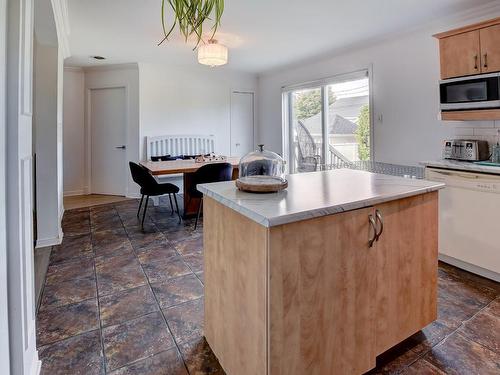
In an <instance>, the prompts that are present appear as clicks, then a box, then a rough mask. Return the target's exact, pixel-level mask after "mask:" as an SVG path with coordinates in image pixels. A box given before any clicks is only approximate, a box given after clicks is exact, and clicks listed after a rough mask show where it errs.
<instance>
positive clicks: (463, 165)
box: [420, 159, 500, 175]
mask: <svg viewBox="0 0 500 375" xmlns="http://www.w3.org/2000/svg"><path fill="white" fill-rule="evenodd" d="M420 165H422V166H424V167H430V168H441V169H452V170H456V171H467V172H476V173H489V174H495V175H500V167H491V166H487V165H478V164H474V163H472V162H468V161H460V160H449V159H440V160H433V161H423V162H420Z"/></svg>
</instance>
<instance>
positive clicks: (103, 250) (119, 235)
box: [92, 228, 133, 257]
mask: <svg viewBox="0 0 500 375" xmlns="http://www.w3.org/2000/svg"><path fill="white" fill-rule="evenodd" d="M92 247H93V250H94V253H95V255H96V257H102V256H108V257H110V256H116V255H123V254H132V252H133V251H132V245H131V244H130V241H129V239H128V236H127V233H126V232H125V229H123V228H120V229H112V230H104V231H99V232H95V233H94V234H93V235H92Z"/></svg>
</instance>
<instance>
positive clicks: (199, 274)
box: [196, 272, 205, 284]
mask: <svg viewBox="0 0 500 375" xmlns="http://www.w3.org/2000/svg"><path fill="white" fill-rule="evenodd" d="M196 276H197V277H198V279H200V281H201V283H202V284H205V273H203V272H197V273H196Z"/></svg>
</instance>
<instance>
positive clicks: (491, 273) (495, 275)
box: [439, 254, 500, 282]
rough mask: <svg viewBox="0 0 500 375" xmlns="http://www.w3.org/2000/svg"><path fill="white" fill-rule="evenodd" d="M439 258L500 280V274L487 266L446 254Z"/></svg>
mask: <svg viewBox="0 0 500 375" xmlns="http://www.w3.org/2000/svg"><path fill="white" fill-rule="evenodd" d="M439 260H441V261H443V262H444V263H448V264H451V265H452V266H455V267H457V268H461V269H463V270H465V271H468V272H472V273H475V274H476V275H479V276H482V277H486V278H487V279H490V280H494V281H496V282H500V274H498V273H496V272H494V271H490V270H487V269H486V268H483V267H479V266H476V265H474V264H471V263H467V262H464V261H462V260H459V259H456V258H453V257H450V256H448V255H444V254H439Z"/></svg>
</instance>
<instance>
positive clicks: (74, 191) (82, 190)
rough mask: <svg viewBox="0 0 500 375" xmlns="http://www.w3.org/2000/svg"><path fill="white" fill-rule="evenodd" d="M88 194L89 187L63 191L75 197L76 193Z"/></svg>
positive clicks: (66, 195)
mask: <svg viewBox="0 0 500 375" xmlns="http://www.w3.org/2000/svg"><path fill="white" fill-rule="evenodd" d="M86 194H87V189H81V190H69V191H65V192H64V193H63V195H64V196H65V197H74V196H75V195H86Z"/></svg>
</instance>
